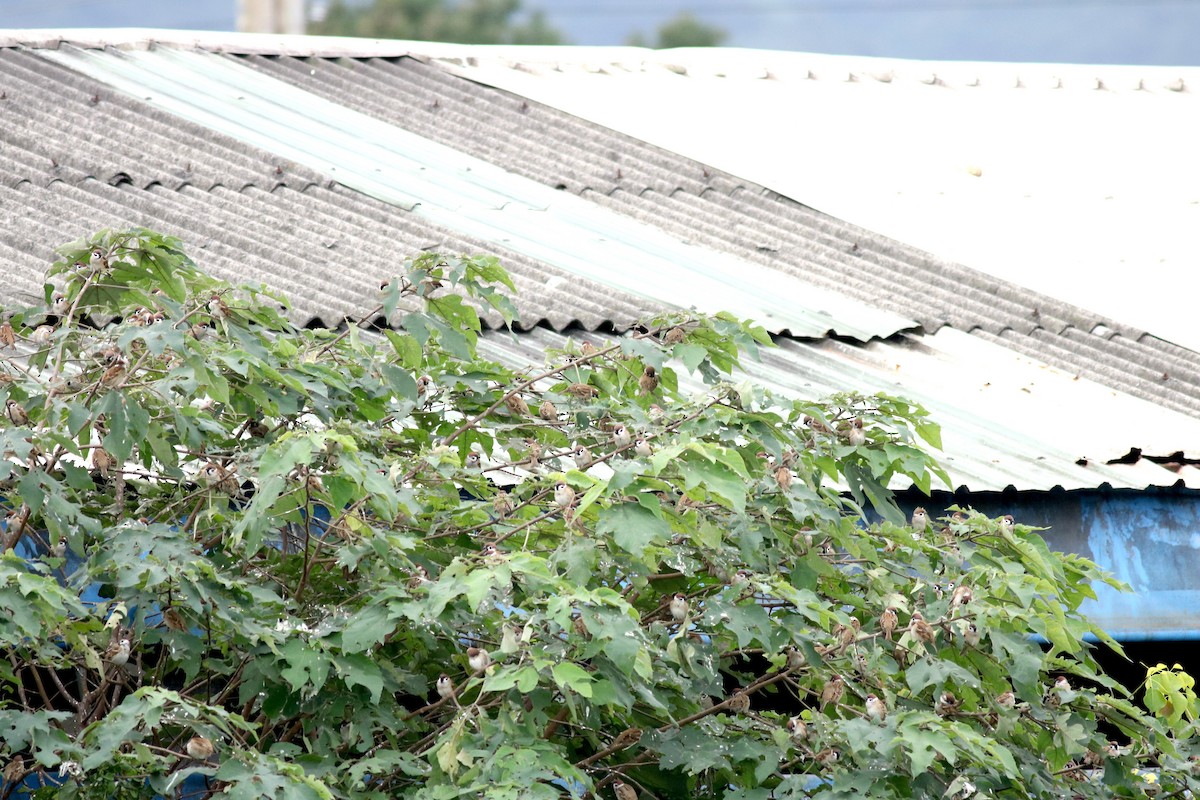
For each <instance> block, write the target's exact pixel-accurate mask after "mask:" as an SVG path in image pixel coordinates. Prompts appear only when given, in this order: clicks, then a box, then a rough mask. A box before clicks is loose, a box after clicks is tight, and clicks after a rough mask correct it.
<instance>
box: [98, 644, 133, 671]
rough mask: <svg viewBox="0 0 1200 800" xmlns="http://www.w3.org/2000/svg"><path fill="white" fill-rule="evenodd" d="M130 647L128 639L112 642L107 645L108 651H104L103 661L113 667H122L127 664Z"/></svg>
mask: <svg viewBox="0 0 1200 800" xmlns="http://www.w3.org/2000/svg"><path fill="white" fill-rule="evenodd" d="M131 646H132V645H131V644H130V642H129V639H128V638H126V637H122V638H121V639H119V640H117V641H114V642H112V643H111V644H109V646H108V649H107V650H105V651H104V660H105V661H108V662H110V663H111V664H112V665H113V666H115V667H121V666H124V665H125V664H127V663H128V662H129V650H130V647H131Z"/></svg>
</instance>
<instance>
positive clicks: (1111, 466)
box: [480, 328, 1200, 491]
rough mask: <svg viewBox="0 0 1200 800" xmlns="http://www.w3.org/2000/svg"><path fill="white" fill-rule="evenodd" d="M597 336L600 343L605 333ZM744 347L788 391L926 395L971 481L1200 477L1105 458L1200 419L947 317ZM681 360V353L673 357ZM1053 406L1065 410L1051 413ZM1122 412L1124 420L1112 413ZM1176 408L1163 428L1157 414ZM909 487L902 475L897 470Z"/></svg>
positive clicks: (1161, 482) (531, 358) (770, 382)
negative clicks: (847, 337)
mask: <svg viewBox="0 0 1200 800" xmlns="http://www.w3.org/2000/svg"><path fill="white" fill-rule="evenodd" d="M576 338H583V339H589V340H591V341H593V342H595V343H597V345H598V346H599V345H600V344H601V338H600V336H599V335H598V334H584V335H581V336H579V337H576ZM480 341H481V344H480V349H481V351H482V352H483V353H485V354H486V355H488V356H489V357H492V358H495V359H496V360H498V361H501V362H504V363H507V364H510V365H514V366H524V365H527V364H534V365H537V364H541V363H543V362H544V361H545V359H546V353H547V351H548V350H549V349H561V348H563V347H564V346H565V344H566V341H567V337H566V336H565V335H563V334H560V333H555V332H553V331H548V330H545V329H538V330H535V331H531V332H529V333H526V334H522V335H520V336H516V337H512V336H504V335H492V336H488V337H484V338H483V339H481V340H480ZM779 344H780V346H779V347H777V348H770V349H764V350H762V351H761V356H762V360H761V361H760V362H755V361H752V360H750V359H749V358H745V359H743V363H742V366H743V367H744V368H745V375H743V376H741V377H738V376H735V377H734V380H744V379H749V380H751V381H753V382H754V383H755V384H758V385H761V386H763V387H764V388H766V389H769V390H771V391H772V392H776V393H777V394H779V395H782V396H784V397H789V398H799V399H804V400H814V401H815V400H821V399H823V398H825V397H828V396H829V395H831V394H833V393H835V392H841V391H847V390H851V389H853V390H854V391H861V392H865V393H872V392H885V393H888V394H893V395H900V396H903V397H906V398H910V399H913V400H915V401H917V402H919V403H921V404H922V405H923V406H925V407H926V408H927V409H928V410H929V412H930V414H931V416H932V418H933V419H934V420H935V421H937V422H938V423H939V424H940V425H941V426H942V444H943V452H942V453H935V455H936V456H937V457H938V459H939V461H940V462H941V463H942V465H943V466H945V467H946V469H947V471H948V472H949V473H950V476H951V478H952V480H953V482H954V485H953V486H952V487H944V488H949V489H959V488H963V487H965V488H967V489H970V490H972V491H981V490H997V491H998V490H1003V489H1005V488H1008V487H1012V488H1014V489H1017V490H1050V489H1054V488H1056V487H1061V488H1063V489H1068V490H1071V489H1083V488H1095V487H1097V486H1102V485H1106V486H1109V487H1112V488H1131V489H1144V488H1146V487H1148V486H1174V485H1184V486H1188V487H1191V488H1200V470H1197V469H1196V468H1195V467H1194V466H1182V467H1177V468H1174V469H1172V468H1168V467H1166V466H1162V465H1159V464H1157V463H1153V462H1151V461H1149V460H1146V459H1141V460H1138V461H1136V462H1134V463H1108V462H1110V461H1116V460H1119V459H1121V457H1122V456H1125V455H1126V454H1127V453H1128V452H1129V450H1130V449H1131V448H1133V447H1139V448H1141V447H1144V448H1146V449H1147V450H1154V449H1156V448H1157V449H1160V448H1163V447H1164V446H1171V444H1172V443H1174V442H1175V441H1178V440H1179V439H1190V440H1197V438H1198V437H1200V420H1195V419H1191V418H1189V417H1186V416H1184V415H1182V414H1173V413H1170V412H1163V411H1162V410H1161V409H1157V408H1155V407H1153V406H1152V405H1150V404H1149V403H1146V402H1145V401H1142V400H1137V399H1135V398H1131V397H1127V396H1120V395H1117V394H1116V393H1114V392H1112V390H1111V389H1108V388H1107V387H1104V386H1100V385H1098V384H1095V383H1093V382H1091V381H1087V380H1082V379H1077V378H1075V377H1074V376H1072V375H1069V374H1064V373H1062V372H1061V371H1059V370H1056V369H1054V368H1052V367H1049V366H1047V365H1045V364H1042V363H1039V362H1037V361H1034V360H1032V359H1028V358H1025V357H1022V356H1019V355H1016V354H1013V353H1012V352H1011V351H1008V350H1005V349H1004V348H1002V347H999V346H997V345H994V344H990V343H988V342H984V341H982V340H980V339H978V338H976V337H973V336H969V335H967V334H964V333H961V332H959V331H955V330H953V329H950V328H946V329H943V330H942V331H939V332H938V333H937V334H936V335H934V336H911V335H903V336H900V337H897V339H895V340H892V341H874V342H871V343H869V344H866V345H854V344H850V343H846V342H838V341H835V340H830V339H827V340H824V341H822V342H820V343H815V344H802V343H798V342H794V341H790V340H782V341H780V343H779ZM675 368H676V369H677V370H680V371H681V368H680V367H679V365H675ZM680 387H681V389H684V390H685V391H688V390H692V391H699V390H701V389H702V388H703V384H702V383H701V381H700V380H699V378H698V377H697V376H688V375H686V374H681V375H680ZM1047 408H1054V409H1059V410H1061V413H1057V414H1048V413H1047V411H1046V410H1047ZM1110 414H1115V415H1117V416H1118V418H1120V419H1122V420H1126V421H1127V424H1123V425H1113V424H1111V423H1110V422H1109V419H1110V418H1109V415H1110ZM1164 416H1166V417H1169V420H1168V422H1169V425H1168V426H1167V428H1173V430H1174V433H1173V434H1172V433H1169V432H1167V431H1165V430H1164V428H1163V427H1162V426H1161V423H1162V422H1163V421H1164V420H1163V417H1164ZM895 483H896V488H904V487H906V486H907V485H908V484H907V481H906V480H903V479H901V480H898V481H896V482H895Z"/></svg>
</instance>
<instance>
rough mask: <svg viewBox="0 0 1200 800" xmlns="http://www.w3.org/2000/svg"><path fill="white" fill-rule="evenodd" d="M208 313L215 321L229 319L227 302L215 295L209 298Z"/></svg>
mask: <svg viewBox="0 0 1200 800" xmlns="http://www.w3.org/2000/svg"><path fill="white" fill-rule="evenodd" d="M208 313H209V314H211V315H212V318H213V319H228V318H229V306H227V305H225V301H224V300H222V299H221V295H219V294H214V295H213V296H212V297H210V298H208Z"/></svg>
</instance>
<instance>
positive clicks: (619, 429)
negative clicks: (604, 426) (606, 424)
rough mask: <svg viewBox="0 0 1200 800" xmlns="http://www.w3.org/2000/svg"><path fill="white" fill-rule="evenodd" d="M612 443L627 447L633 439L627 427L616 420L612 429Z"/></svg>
mask: <svg viewBox="0 0 1200 800" xmlns="http://www.w3.org/2000/svg"><path fill="white" fill-rule="evenodd" d="M612 435H613V444H615V445H616V446H617V447H628V446H629V443H630V442H632V441H633V437H631V436H630V435H629V429H628V428H626V427H625V425H624V424H623V423H620V422H618V423H617V424H616V425H614V426H613V429H612Z"/></svg>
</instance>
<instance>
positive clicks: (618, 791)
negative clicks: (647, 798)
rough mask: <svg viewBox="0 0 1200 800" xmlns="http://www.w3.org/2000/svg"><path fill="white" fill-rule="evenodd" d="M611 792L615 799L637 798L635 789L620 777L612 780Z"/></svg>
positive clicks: (629, 799) (632, 799)
mask: <svg viewBox="0 0 1200 800" xmlns="http://www.w3.org/2000/svg"><path fill="white" fill-rule="evenodd" d="M613 794H615V795H616V796H617V800H638V793H637V789H634V788H633V787H632V786H630V785H629V784H628V783H625V782H624V781H622V780H620V779H618V780H615V781H613Z"/></svg>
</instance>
